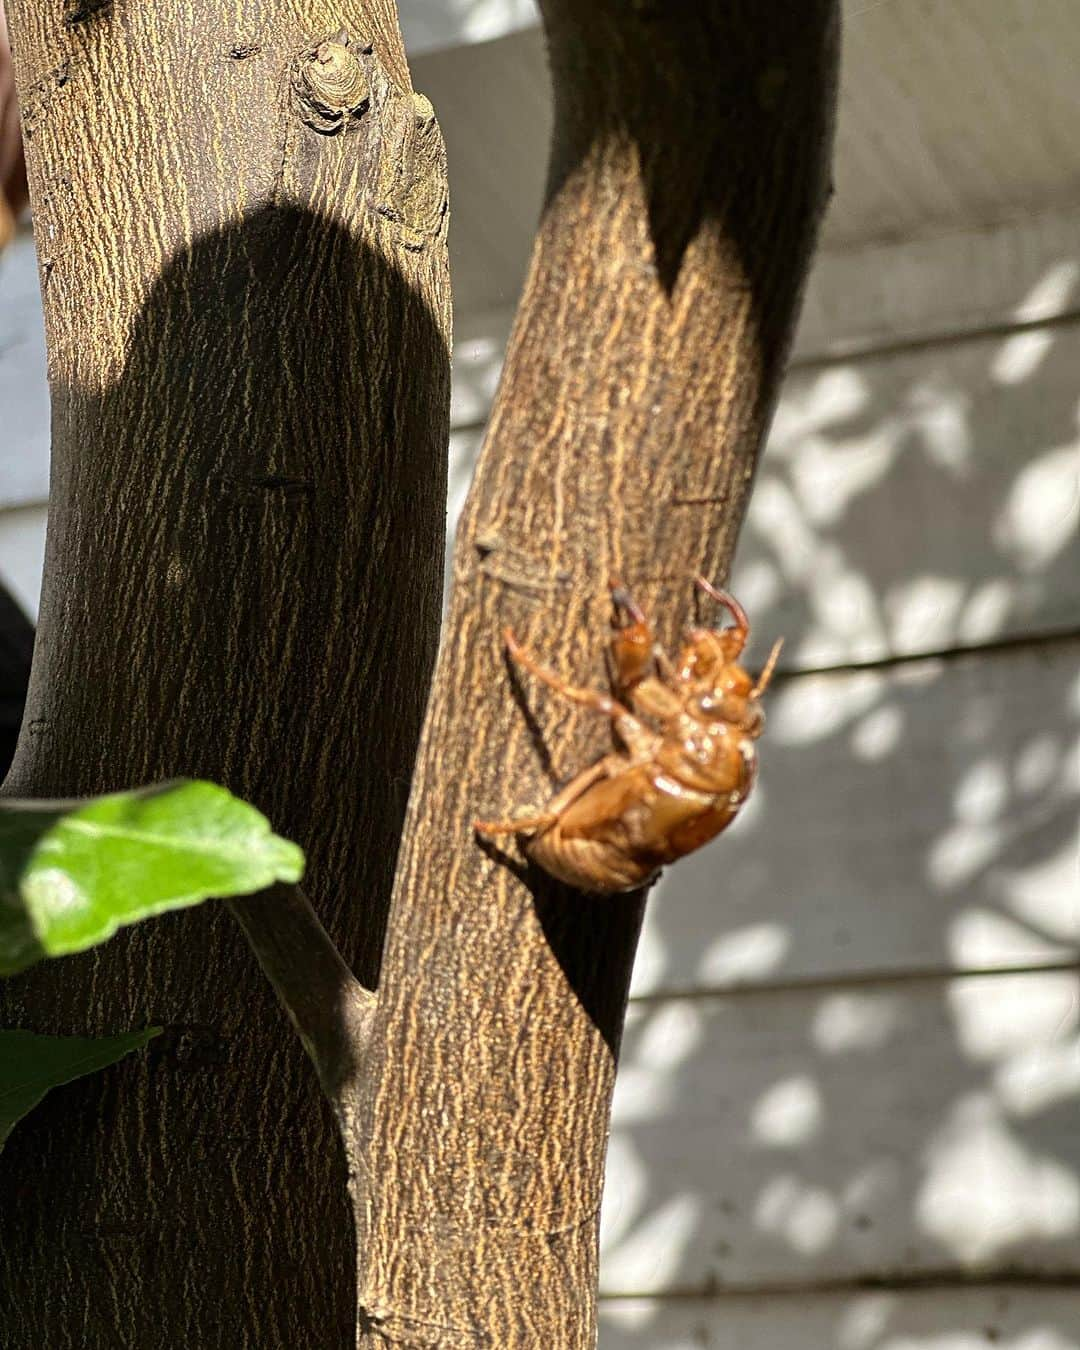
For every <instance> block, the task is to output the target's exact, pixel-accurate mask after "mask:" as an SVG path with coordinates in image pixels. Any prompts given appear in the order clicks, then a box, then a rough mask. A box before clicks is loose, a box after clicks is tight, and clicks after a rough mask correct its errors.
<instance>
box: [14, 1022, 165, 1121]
mask: <svg viewBox="0 0 1080 1350" xmlns="http://www.w3.org/2000/svg"><path fill="white" fill-rule="evenodd" d="M160 1031H161V1028H160V1027H147V1029H146V1030H145V1031H129V1032H127V1033H126V1035H123V1036H105V1037H103V1038H102V1039H100V1040H86V1039H85V1038H84V1037H82V1036H35V1035H34V1033H33V1032H32V1031H0V1148H2V1147H3V1145H4V1141H5V1140H6V1139H7V1137H8V1135H9V1134H10V1133H11V1130H12V1127H13V1126H14V1125H15V1124H16V1122H17V1121H19V1120H21V1119H22V1117H23V1116H25V1115H26V1113H27V1112H28V1111H32V1110H33V1109H34V1107H35V1106H37V1104H38V1102H39V1101H41V1099H42V1097H44V1096H45V1094H46V1092H48V1091H49V1089H50V1088H54V1087H59V1086H60V1084H61V1083H70V1082H71V1081H72V1080H73V1079H75V1078H82V1077H83V1076H84V1075H86V1074H88V1073H96V1072H97V1071H98V1069H104V1068H107V1067H108V1066H109V1065H110V1064H115V1063H116V1061H117V1060H118V1059H123V1057H124V1056H125V1055H129V1054H130V1053H131V1052H132V1050H140V1049H142V1047H143V1046H144V1045H145V1044H146V1043H147V1041H150V1040H153V1038H154V1037H155V1036H157V1035H158V1034H159V1033H160Z"/></svg>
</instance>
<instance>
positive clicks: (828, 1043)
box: [811, 993, 899, 1055]
mask: <svg viewBox="0 0 1080 1350" xmlns="http://www.w3.org/2000/svg"><path fill="white" fill-rule="evenodd" d="M898 1017H899V1011H898V1008H897V1004H896V996H895V995H893V994H878V993H868V994H864V993H843V994H830V995H828V996H827V997H826V998H824V999H822V1001H821V1003H820V1005H819V1006H818V1009H817V1011H816V1012H815V1014H814V1020H813V1024H812V1027H811V1036H812V1038H813V1042H814V1045H815V1047H816V1048H817V1049H818V1050H820V1051H821V1052H822V1053H823V1054H826V1055H843V1054H850V1053H851V1052H852V1051H855V1050H878V1049H880V1048H881V1047H882V1046H883V1045H885V1044H886V1043H887V1042H888V1040H889V1037H890V1036H891V1035H892V1033H893V1031H894V1030H895V1028H896V1025H897V1021H898Z"/></svg>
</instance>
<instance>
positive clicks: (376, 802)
mask: <svg viewBox="0 0 1080 1350" xmlns="http://www.w3.org/2000/svg"><path fill="white" fill-rule="evenodd" d="M9 19H10V24H11V30H12V35H13V39H14V50H15V60H16V73H17V78H18V82H19V88H20V96H21V101H22V108H23V119H24V129H25V136H26V141H27V148H28V159H29V168H30V179H31V192H32V201H33V207H34V217H35V230H36V233H37V240H38V250H39V260H40V268H41V285H42V292H43V296H44V302H45V312H46V329H47V338H48V350H49V375H50V382H51V386H52V392H53V475H52V496H51V503H50V521H49V536H48V546H47V558H46V571H45V578H44V589H43V595H42V606H41V619H40V628H39V633H38V640H37V647H36V650H35V654H34V665H33V675H32V681H31V688H30V693H29V699H28V707H27V714H26V720H25V722H24V726H23V731H22V735H21V739H20V743H19V747H18V752H17V756H16V761H15V764H14V766H13V768H12V771H11V774H10V776H9V778H8V781H7V784H6V790H7V791H8V792H12V793H17V794H19V795H33V796H48V795H58V794H62V795H70V794H76V793H89V792H95V791H100V790H103V789H109V788H118V787H122V786H127V785H129V784H134V783H141V782H147V781H152V780H155V779H160V778H163V777H167V776H171V775H176V774H192V775H200V776H206V777H209V778H212V779H215V780H217V781H220V782H224V783H225V784H227V785H228V786H229V787H230V788H232V789H234V790H235V791H237V792H239V793H241V794H243V795H244V796H246V797H248V798H250V799H252V800H254V801H255V802H256V803H257V804H259V805H260V806H261V807H262V808H263V809H264V810H265V811H266V812H267V814H268V815H269V816H270V817H271V819H272V820H273V822H274V824H275V826H276V827H277V828H278V829H279V830H280V831H281V832H282V833H284V834H287V835H289V836H291V837H292V838H294V839H297V840H298V841H299V842H301V843H302V844H303V846H304V847H305V848H306V849H307V851H308V856H309V871H308V881H307V887H308V891H309V894H310V895H311V896H312V898H313V900H314V902H315V904H316V906H317V908H318V910H319V913H320V914H321V916H322V918H323V920H324V922H325V923H326V925H327V927H328V928H329V929H330V930H331V932H332V934H333V936H334V938H335V940H336V941H337V943H338V945H339V946H340V948H341V950H342V953H343V954H344V955H345V957H346V958H347V960H348V961H349V962H350V964H351V965H352V966H353V968H354V969H355V970H356V971H357V972H358V973H359V974H361V976H362V977H363V978H364V979H366V980H367V981H368V982H369V983H370V982H373V981H374V979H375V976H376V973H377V968H378V962H379V953H380V949H381V943H382V930H383V926H384V922H385V909H386V906H387V903H388V899H389V890H390V883H391V879H392V873H393V863H394V856H395V851H396V847H397V840H398V836H399V833H400V826H401V819H402V815H403V812H404V807H405V795H406V791H407V784H408V779H409V774H410V770H411V765H412V759H413V755H414V752H415V745H416V739H417V736H418V734H419V728H420V719H421V715H422V711H423V703H424V698H425V694H426V689H427V683H428V677H429V673H430V667H431V663H432V661H433V659H434V648H435V641H436V635H437V626H438V619H439V608H440V604H439V568H440V560H441V556H442V530H443V519H444V510H445V505H444V503H445V446H446V441H447V428H448V402H449V394H448V391H449V357H448V351H449V297H448V283H447V267H446V249H445V231H446V209H445V208H446V182H445V167H444V156H443V151H442V143H441V138H440V135H439V131H438V128H437V126H436V124H435V121H434V118H433V116H432V114H431V108H430V105H429V104H427V101H426V100H424V99H423V98H421V97H420V96H418V95H414V94H413V93H412V90H411V86H410V83H409V78H408V73H407V70H406V66H405V60H404V53H403V50H402V47H401V41H400V36H399V34H398V31H397V26H396V19H395V16H394V8H393V4H392V2H391V0H346V2H345V4H344V5H343V6H340V5H329V4H326V3H324V0H290V2H288V3H286V0H253V2H252V3H246V4H244V5H235V6H224V7H223V6H220V5H218V4H215V3H211V0H191V3H189V4H186V5H182V6H177V5H174V4H173V3H171V0H14V4H11V0H9ZM340 30H344V31H340ZM327 39H333V41H330V42H327V41H326V40H327ZM273 903H274V902H273V900H272V899H267V900H266V901H263V902H253V904H252V905H251V906H249V907H248V908H247V910H246V911H245V912H246V914H247V916H248V919H251V917H252V916H253V915H254V916H260V915H261V916H262V920H261V921H263V922H268V923H270V924H271V925H272V924H273V922H274V919H273ZM260 906H261V908H260ZM279 945H280V944H279ZM0 998H2V1005H3V1006H2V1009H0V1020H2V1021H3V1024H5V1025H8V1026H23V1027H28V1028H32V1029H34V1030H37V1031H40V1032H61V1033H75V1032H78V1033H82V1034H87V1033H89V1034H94V1033H106V1032H116V1031H120V1030H124V1029H126V1028H129V1027H137V1026H142V1025H145V1024H147V1023H150V1022H158V1023H161V1024H163V1025H164V1026H165V1028H166V1031H165V1034H164V1035H163V1036H162V1037H161V1038H160V1039H159V1040H158V1041H156V1042H155V1043H154V1047H153V1049H152V1051H151V1053H150V1054H149V1055H148V1056H146V1057H144V1058H143V1059H142V1060H141V1061H140V1060H133V1061H131V1062H130V1063H128V1064H126V1065H125V1066H122V1067H121V1068H118V1069H116V1070H112V1071H110V1072H109V1073H108V1074H104V1075H100V1076H98V1077H94V1078H89V1079H84V1080H82V1081H81V1082H80V1083H77V1084H74V1085H72V1086H70V1087H67V1088H65V1089H63V1090H60V1091H56V1092H54V1093H52V1094H51V1095H50V1097H49V1098H48V1100H47V1102H46V1104H45V1105H44V1106H43V1107H42V1109H41V1110H39V1111H38V1112H36V1113H35V1114H34V1115H33V1117H32V1118H31V1119H30V1120H29V1121H28V1122H27V1123H26V1124H25V1125H23V1126H21V1127H20V1128H19V1130H18V1131H17V1132H16V1133H15V1135H14V1136H13V1137H12V1140H11V1142H10V1143H9V1145H8V1147H7V1149H6V1150H5V1152H4V1154H3V1157H2V1159H0V1212H2V1213H3V1214H4V1220H5V1222H4V1229H5V1231H4V1236H3V1241H2V1243H0V1288H2V1289H3V1302H4V1304H5V1305H6V1308H5V1312H4V1314H3V1316H2V1324H3V1326H4V1334H3V1339H4V1343H5V1346H6V1347H8V1350H22V1348H23V1347H26V1350H29V1348H30V1347H33V1348H34V1350H40V1347H43V1346H47V1347H49V1350H63V1347H66V1346H72V1347H74V1346H78V1347H80V1348H89V1350H96V1348H97V1347H106V1346H108V1347H115V1346H125V1347H132V1348H134V1347H138V1350H150V1348H151V1347H155V1346H162V1347H165V1346H168V1347H174V1346H178V1345H187V1346H212V1345H229V1346H251V1347H259V1350H270V1347H286V1346H287V1347H300V1346H319V1347H335V1346H338V1347H344V1346H347V1345H351V1344H352V1343H353V1339H354V1332H355V1307H354V1287H353V1280H352V1273H353V1269H354V1251H353V1237H352V1231H351V1221H350V1213H349V1208H348V1203H347V1197H346V1192H345V1175H346V1167H345V1163H344V1158H343V1155H342V1153H341V1150H340V1145H339V1143H338V1141H337V1139H336V1138H335V1135H334V1132H333V1121H332V1118H331V1115H330V1111H329V1109H328V1108H327V1107H325V1106H324V1105H323V1103H322V1102H321V1100H320V1097H319V1094H318V1090H317V1085H316V1082H315V1077H314V1074H313V1073H312V1072H311V1070H310V1067H309V1066H308V1064H307V1063H306V1061H305V1059H304V1057H303V1053H302V1050H301V1048H300V1044H299V1042H298V1041H297V1040H296V1039H295V1037H294V1036H293V1035H292V1032H291V1031H290V1029H289V1027H288V1024H287V1022H286V1020H285V1019H284V1018H283V1017H282V1015H281V1013H280V1010H279V1009H278V1008H277V1007H276V1005H275V1004H274V1001H273V998H272V995H271V993H270V990H269V987H268V986H267V985H266V983H265V981H264V980H263V978H262V976H261V975H260V973H259V971H258V969H257V967H256V965H255V962H254V961H253V960H252V957H251V955H250V953H249V951H248V949H247V947H246V944H245V943H244V941H243V938H242V936H241V935H240V933H239V931H238V930H237V928H236V926H235V925H234V924H233V923H232V921H231V919H230V918H229V917H228V915H227V914H226V913H225V912H224V910H223V909H222V908H221V907H218V906H208V907H205V908H204V909H201V910H198V911H191V912H188V913H185V914H176V915H172V916H169V917H168V918H165V919H162V920H159V921H157V922H156V923H154V924H151V925H146V926H144V927H142V928H139V929H138V930H135V931H130V932H128V933H126V934H123V935H121V936H119V937H118V938H116V939H114V940H113V941H112V942H111V943H109V944H108V945H107V946H106V947H105V948H103V949H102V951H101V952H100V953H97V954H88V955H86V956H82V957H78V958H72V959H68V960H65V961H63V962H60V963H55V964H53V965H50V966H49V967H48V968H45V967H39V968H37V969H36V970H34V971H32V972H30V973H28V974H27V975H25V976H23V977H21V978H19V979H18V980H13V981H10V982H6V983H5V984H4V986H3V987H2V989H0Z"/></svg>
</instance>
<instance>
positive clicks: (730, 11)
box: [357, 0, 837, 1350]
mask: <svg viewBox="0 0 1080 1350" xmlns="http://www.w3.org/2000/svg"><path fill="white" fill-rule="evenodd" d="M543 10H544V18H545V23H546V27H547V32H548V37H549V43H550V55H551V66H552V73H553V79H554V84H555V99H556V129H555V142H554V146H553V151H552V159H551V170H550V177H549V191H548V199H547V203H546V207H545V210H544V215H543V219H542V221H541V225H540V231H539V236H538V239H537V243H536V248H535V250H534V254H533V260H532V266H531V269H530V273H529V277H528V281H527V283H526V287H525V292H524V296H523V299H522V303H521V308H520V311H519V316H518V321H517V324H516V326H515V329H514V333H513V336H512V338H511V341H510V347H509V351H508V355H507V361H506V366H505V368H504V373H503V378H502V383H501V385H500V389H499V393H498V396H497V399H496V403H495V407H494V410H493V412H492V416H491V422H490V425H489V429H488V434H487V439H486V442H485V446H484V449H483V452H482V455H481V459H480V463H479V467H478V469H477V473H476V476H475V480H474V483H473V488H472V491H471V494H470V497H469V501H468V504H467V507H466V510H465V514H464V518H463V520H462V523H461V526H460V529H459V533H458V539H457V549H456V561H455V574H454V592H453V598H452V604H451V611H450V616H449V621H448V626H447V628H446V631H445V633H444V638H443V645H442V648H441V655H440V660H439V665H438V669H437V674H436V681H435V686H434V691H433V695H432V699H431V703H430V705H429V709H428V715H427V721H426V725H425V732H424V737H423V741H422V745H421V752H420V757H419V762H418V767H417V770H416V774H415V777H414V783H413V792H412V797H411V801H410V808H409V815H408V818H407V824H406V833H405V840H404V845H403V850H402V855H401V860H400V863H399V868H398V875H397V881H396V886H395V898H394V905H393V909H392V913H391V920H390V929H389V935H388V943H387V951H386V956H385V960H384V978H383V984H382V986H381V990H380V997H379V1005H378V1008H377V1010H376V1017H375V1026H374V1030H373V1033H372V1042H371V1052H372V1060H373V1070H372V1078H371V1082H370V1088H369V1091H368V1098H367V1105H366V1108H365V1109H366V1119H365V1124H364V1129H365V1130H366V1131H368V1132H369V1134H370V1143H369V1145H368V1148H367V1154H366V1156H367V1166H366V1168H365V1172H366V1175H367V1178H368V1182H367V1187H366V1190H365V1192H364V1193H362V1194H361V1195H360V1196H359V1206H358V1213H357V1227H358V1232H359V1235H360V1251H361V1263H362V1264H361V1276H360V1291H361V1292H360V1303H361V1310H362V1313H363V1314H364V1316H365V1317H366V1322H365V1323H364V1328H365V1330H364V1335H363V1337H362V1344H364V1345H365V1346H368V1345H370V1346H376V1345H383V1344H391V1343H393V1344H398V1343H408V1344H426V1343H428V1342H427V1341H425V1340H423V1339H422V1338H423V1336H424V1335H425V1334H427V1335H429V1336H430V1334H431V1333H430V1332H427V1333H425V1331H424V1328H429V1327H431V1326H440V1327H442V1328H444V1329H447V1328H448V1329H450V1330H452V1331H453V1333H454V1334H455V1336H456V1339H455V1340H454V1341H453V1343H454V1344H460V1345H498V1346H500V1347H507V1350H509V1348H510V1347H517V1346H521V1347H525V1346H538V1345H545V1346H548V1345H550V1346H559V1347H560V1348H561V1350H577V1347H587V1346H591V1345H592V1344H593V1343H594V1338H595V1292H596V1274H597V1248H596V1238H597V1216H598V1212H599V1208H600V1196H601V1188H602V1178H603V1163H604V1152H605V1142H606V1135H607V1125H608V1117H609V1110H610V1100H611V1090H612V1086H613V1080H614V1070H615V1059H616V1055H617V1051H618V1045H619V1038H620V1034H621V1028H622V1019H623V1011H624V1005H625V1000H626V993H627V988H628V984H629V978H630V971H631V965H632V960H633V953H634V948H635V943H636V939H637V932H638V925H639V922H640V917H641V912H642V901H643V897H641V896H640V895H639V896H636V897H634V896H631V897H626V898H611V899H597V898H596V897H589V896H584V895H581V894H576V893H574V892H572V891H571V890H569V889H568V888H566V887H564V886H561V885H559V884H557V883H556V882H554V881H553V880H552V879H551V878H550V877H548V876H546V875H545V874H543V873H541V872H538V871H537V870H535V869H533V868H528V867H525V866H524V865H523V864H522V860H521V859H520V857H517V856H515V855H510V856H507V855H504V854H501V853H499V852H497V851H496V850H495V849H493V848H492V847H490V846H484V845H481V843H480V842H479V841H477V840H476V839H475V838H474V837H473V835H472V832H471V828H470V822H471V821H472V819H473V818H474V817H476V816H478V815H483V816H488V817H500V816H503V815H505V814H508V813H510V812H512V811H513V810H514V809H515V808H521V807H528V806H532V807H538V806H540V805H542V804H543V802H544V801H545V800H546V799H547V798H549V797H550V795H551V793H552V790H553V780H554V782H560V781H565V780H566V779H568V778H569V777H570V776H571V775H572V774H574V773H575V772H576V771H578V770H579V769H581V768H582V767H584V766H585V765H587V764H588V763H590V762H591V761H592V760H594V759H595V758H596V757H597V756H599V755H600V754H601V753H603V752H604V750H605V749H607V748H609V745H610V741H609V739H608V737H609V732H608V728H607V727H606V726H603V725H598V720H597V719H595V718H590V716H589V714H588V713H584V714H581V713H574V714H572V715H568V713H567V710H566V707H565V706H564V705H561V704H558V703H557V702H556V701H555V700H553V699H552V698H551V697H550V696H547V695H546V694H545V692H544V691H543V690H538V689H537V688H536V687H535V686H534V685H531V684H529V683H528V682H525V683H522V682H521V681H519V680H518V678H517V677H516V675H514V674H513V673H512V672H511V670H510V669H509V668H508V666H507V663H506V661H505V656H504V652H503V649H502V642H501V638H500V634H501V632H502V630H503V629H504V627H506V626H507V625H510V626H511V627H513V629H514V630H515V632H516V633H517V634H518V636H519V637H520V638H522V639H523V640H524V641H525V642H526V643H527V645H528V646H529V647H530V648H531V649H532V650H534V651H536V652H537V653H539V654H541V655H542V656H543V658H544V659H545V660H546V661H549V662H550V663H551V664H552V665H554V666H555V667H556V668H557V669H558V670H560V671H562V672H565V674H566V675H567V677H568V678H570V679H572V680H573V682H574V683H577V684H593V685H602V684H603V683H604V681H605V678H606V677H605V673H604V663H603V649H604V645H605V639H606V635H607V632H608V623H609V614H610V609H609V600H608V595H607V587H606V582H607V579H608V577H609V576H611V575H612V574H617V575H618V576H620V577H622V578H624V579H625V581H626V582H627V584H628V585H630V586H631V587H633V589H634V591H635V594H639V595H641V596H642V598H643V599H644V601H645V602H646V603H647V605H648V607H649V609H650V611H651V612H652V613H654V614H655V615H656V616H657V617H658V619H659V621H660V627H661V630H662V636H663V637H664V638H665V640H668V641H670V640H671V638H672V637H673V636H674V635H675V633H676V631H677V630H678V629H679V627H680V626H681V625H682V624H683V623H684V622H685V621H686V620H687V619H688V618H689V616H690V604H691V593H692V587H691V585H690V575H691V574H692V573H693V572H695V571H703V572H705V573H706V574H707V575H709V576H711V577H717V578H718V577H722V576H723V575H724V573H725V571H726V568H727V565H728V562H729V560H730V557H731V554H732V551H733V549H734V545H735V539H736V535H737V532H738V528H739V523H740V521H741V518H742V514H743V509H744V506H745V504H746V500H747V495H748V491H749V485H750V481H751V478H752V475H753V471H754V465H755V460H756V456H757V451H758V447H759V445H760V443H761V440H762V437H763V434H764V431H765V429H766V426H767V424H768V420H769V416H770V414H771V409H772V406H773V401H774V399H775V397H776V393H777V388H778V384H779V379H780V375H781V372H782V369H783V364H784V359H785V354H786V352H787V349H788V344H789V341H790V337H791V332H792V327H793V323H794V318H795V313H796V310H797V303H798V297H799V293H800V290H801V286H802V283H803V279H804V276H805V272H806V268H807V264H808V260H809V256H810V250H811V246H812V242H813V239H814V236H815V232H816V228H817V223H818V220H819V217H820V215H821V212H822V209H823V206H824V203H825V200H826V196H827V190H828V177H829V160H830V149H831V123H832V105H833V98H834V87H835V61H836V27H837V5H836V3H835V0H807V2H806V3H803V4H800V5H791V4H790V3H788V0H764V2H763V0H754V2H753V3H750V2H749V0H698V2H697V3H693V4H690V3H674V4H655V5H654V4H651V3H642V4H635V5H633V6H629V5H627V4H626V3H624V0H594V2H593V3H590V4H588V5H582V4H581V3H579V0H547V3H545V4H543ZM765 755H766V770H765V771H766V772H767V747H766V750H765ZM552 766H553V768H552ZM549 770H550V772H549ZM718 847H720V848H722V843H721V844H720V845H718ZM360 1142H361V1144H362V1143H363V1142H364V1141H363V1139H362V1140H361V1141H360ZM432 1343H434V1341H432ZM446 1343H449V1342H446Z"/></svg>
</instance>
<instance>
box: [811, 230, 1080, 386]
mask: <svg viewBox="0 0 1080 1350" xmlns="http://www.w3.org/2000/svg"><path fill="white" fill-rule="evenodd" d="M1078 307H1080V210H1072V211H1067V212H1050V213H1047V214H1045V215H1032V216H1025V217H1023V218H1021V219H1017V220H1009V221H1004V222H1001V223H995V224H990V225H985V226H982V227H979V228H976V229H964V230H957V231H953V232H950V233H946V234H931V235H923V236H918V237H915V238H909V239H899V240H897V239H893V240H886V241H883V242H876V243H870V244H859V245H852V246H850V247H848V248H843V249H837V248H825V249H822V251H821V252H820V253H818V255H817V257H816V259H815V260H814V265H813V268H812V270H811V274H810V280H809V283H808V285H807V291H806V299H805V302H804V304H803V310H802V315H801V317H800V320H799V329H798V333H797V335H796V339H795V347H794V351H793V356H792V360H793V362H794V364H795V365H799V364H801V363H805V362H807V361H821V360H823V359H827V358H828V357H830V356H831V357H838V356H845V355H849V354H850V353H852V352H865V351H874V350H875V349H879V348H882V347H889V346H892V345H898V344H902V343H916V342H936V341H942V340H944V339H947V338H956V337H959V336H962V335H964V334H969V335H974V334H978V333H980V332H983V331H985V330H986V329H989V328H993V329H1000V328H1004V327H1008V326H1009V325H1011V324H1035V323H1046V322H1051V323H1053V322H1055V321H1060V320H1061V319H1062V317H1063V316H1066V315H1070V314H1075V313H1076V310H1077V308H1078Z"/></svg>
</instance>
